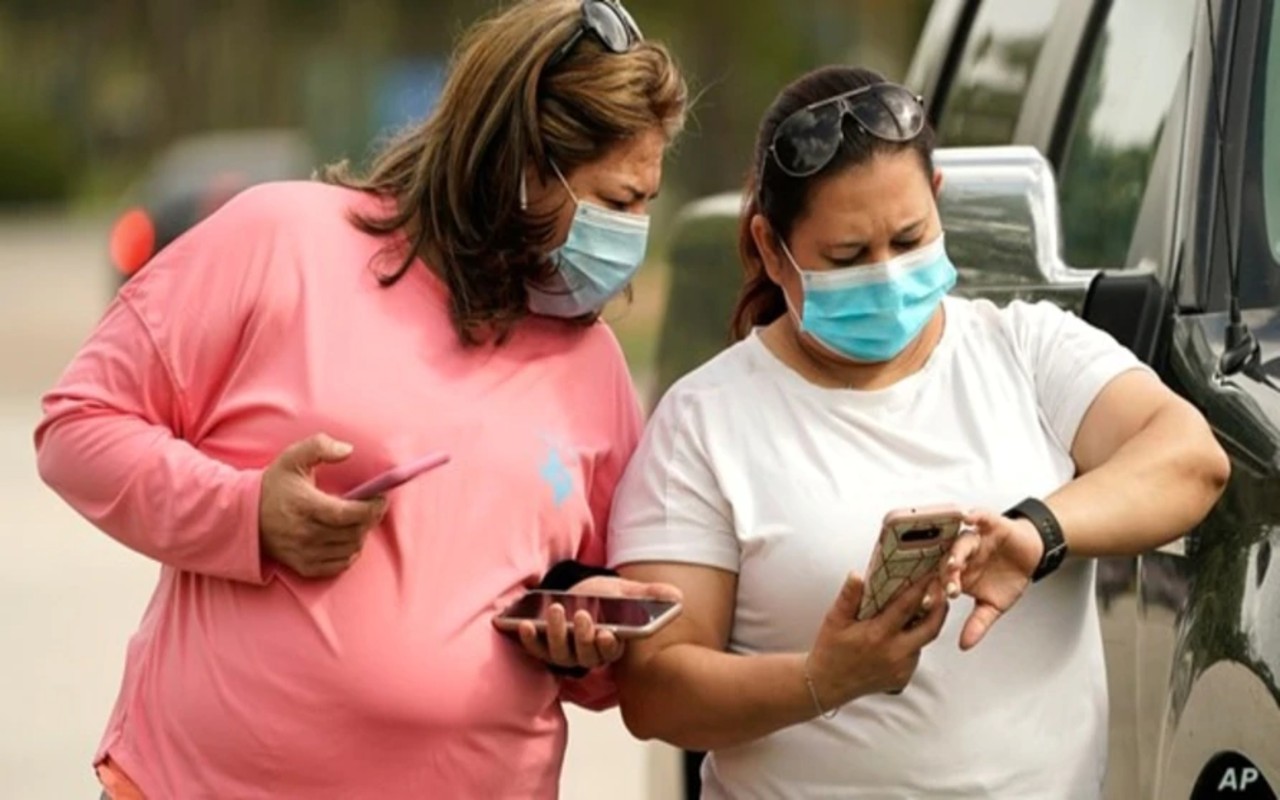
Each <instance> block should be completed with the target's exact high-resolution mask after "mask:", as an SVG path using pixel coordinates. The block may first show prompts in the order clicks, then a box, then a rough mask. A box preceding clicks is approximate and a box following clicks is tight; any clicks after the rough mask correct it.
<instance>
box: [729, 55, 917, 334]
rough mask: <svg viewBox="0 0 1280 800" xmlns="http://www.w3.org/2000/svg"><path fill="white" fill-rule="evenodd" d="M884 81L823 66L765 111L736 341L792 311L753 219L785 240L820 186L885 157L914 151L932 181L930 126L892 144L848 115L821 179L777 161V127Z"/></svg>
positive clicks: (744, 234) (750, 193)
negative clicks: (768, 268)
mask: <svg viewBox="0 0 1280 800" xmlns="http://www.w3.org/2000/svg"><path fill="white" fill-rule="evenodd" d="M885 82H886V81H885V78H884V76H882V75H881V74H880V73H878V72H875V71H874V70H870V69H863V68H861V67H835V66H833V67H823V68H821V69H818V70H815V71H813V72H810V73H809V74H807V75H805V76H803V77H801V78H800V79H798V80H796V81H795V82H794V83H792V84H791V85H790V86H788V87H787V88H785V89H783V90H782V92H781V93H780V94H779V95H778V97H777V98H776V99H775V100H774V101H773V105H771V106H770V107H769V110H768V111H767V112H765V115H764V120H763V121H762V122H761V123H760V132H759V134H758V136H757V139H756V149H755V158H754V161H753V162H752V167H751V174H750V176H749V177H748V179H747V188H746V192H745V195H746V197H745V200H744V202H743V206H742V216H741V219H740V220H739V224H738V255H739V257H740V258H741V259H742V266H743V269H744V270H745V272H746V277H745V280H744V282H743V286H742V293H741V295H740V296H739V297H738V305H737V308H735V309H734V312H733V327H732V332H733V338H734V339H742V338H744V337H746V336H747V335H749V334H750V333H751V329H752V328H754V327H756V326H758V325H767V324H769V323H770V322H773V321H774V320H776V319H778V318H779V317H781V316H782V315H783V314H785V313H787V301H786V298H785V297H784V296H783V294H782V287H780V286H778V285H777V284H776V283H774V282H773V280H772V279H771V278H770V277H769V274H768V273H767V272H766V271H765V268H764V260H763V258H762V257H761V255H760V251H759V248H757V247H756V242H755V239H754V237H752V235H751V220H752V219H753V218H754V217H755V216H756V215H757V214H760V215H762V216H763V217H764V218H765V219H766V220H768V221H769V225H770V226H771V227H772V228H773V231H774V234H775V235H777V236H779V237H781V238H782V239H783V240H784V241H786V240H787V239H789V238H790V236H791V231H792V228H794V227H795V224H796V221H797V220H799V219H800V218H801V217H802V216H803V215H804V214H805V212H806V211H807V210H808V206H809V198H810V197H811V196H812V195H813V190H814V188H815V187H816V186H818V185H819V183H820V182H822V181H825V180H828V179H830V178H832V177H834V176H836V175H839V174H841V173H842V172H844V171H845V170H848V169H850V168H851V167H856V166H858V165H861V164H865V163H867V162H869V161H871V160H872V159H873V158H875V157H876V156H878V155H882V154H886V153H898V152H902V151H904V150H911V151H914V152H915V153H916V154H917V155H918V156H919V157H920V164H921V166H922V167H923V168H924V173H925V175H926V176H927V177H929V178H932V176H933V146H934V140H935V137H934V133H933V129H932V128H931V127H930V126H929V125H928V123H926V124H925V126H924V129H923V130H921V131H920V133H919V134H918V135H917V136H916V137H915V138H914V139H912V140H911V141H908V142H890V141H886V140H884V139H880V138H877V137H875V136H871V135H869V134H867V133H864V132H863V131H861V130H860V129H859V128H858V124H857V123H856V122H854V121H853V120H852V119H851V118H850V117H848V116H846V117H845V118H844V122H843V124H844V137H843V139H842V141H841V143H840V149H839V150H838V151H837V152H836V155H835V156H834V157H832V159H831V162H830V163H829V164H827V165H826V166H825V167H823V168H822V170H821V171H820V172H818V173H817V174H816V175H811V176H809V177H806V178H794V177H792V176H790V175H788V174H787V173H785V172H783V171H782V170H781V169H780V168H779V167H778V165H777V164H776V163H775V162H774V160H773V156H772V155H771V153H770V150H769V146H770V145H771V144H772V143H773V137H774V133H775V132H776V131H777V130H778V126H779V125H781V124H782V123H783V122H784V121H785V120H786V119H787V117H789V116H791V115H792V114H794V113H795V112H797V111H799V110H800V109H802V108H804V107H805V106H808V105H812V104H813V103H817V102H820V101H822V100H826V99H827V98H829V97H835V96H836V95H838V94H844V93H845V92H851V91H853V90H854V89H859V88H861V87H863V86H870V85H872V84H876V83H885Z"/></svg>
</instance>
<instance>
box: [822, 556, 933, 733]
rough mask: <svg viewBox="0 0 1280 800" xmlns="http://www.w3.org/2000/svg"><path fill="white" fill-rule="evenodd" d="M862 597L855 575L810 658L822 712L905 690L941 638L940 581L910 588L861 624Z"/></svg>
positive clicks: (846, 584) (847, 582)
mask: <svg viewBox="0 0 1280 800" xmlns="http://www.w3.org/2000/svg"><path fill="white" fill-rule="evenodd" d="M862 592H863V583H862V578H860V577H859V576H858V575H856V574H853V573H851V574H850V575H849V577H848V578H846V579H845V582H844V586H842V587H841V589H840V596H839V597H837V598H836V600H835V602H834V603H833V604H832V605H831V608H830V610H828V611H827V615H826V617H825V618H824V619H823V621H822V628H821V629H820V630H819V631H818V637H817V639H816V640H815V641H814V644H813V649H812V650H811V651H810V653H809V665H808V669H809V678H810V680H812V681H813V689H814V691H815V692H817V695H818V701H819V703H820V704H821V706H822V708H823V709H824V710H832V709H835V708H839V707H840V706H843V705H844V704H846V703H848V702H850V701H852V700H854V699H856V698H858V697H862V696H864V695H869V694H880V693H885V692H898V691H901V690H903V689H905V688H906V686H907V684H908V683H910V681H911V676H912V675H913V674H915V671H916V665H917V664H918V663H919V661H920V651H921V650H922V649H924V646H925V645H927V644H929V643H930V642H932V641H933V640H934V639H936V638H938V634H939V633H940V632H941V631H942V624H943V623H944V622H945V621H946V619H947V608H948V603H947V600H946V597H945V596H944V594H943V591H942V586H941V583H940V581H939V580H938V579H937V578H936V577H932V576H931V577H929V578H927V579H923V580H920V581H917V582H916V583H915V584H913V585H911V586H908V587H907V588H906V589H905V590H903V591H902V592H900V593H899V594H898V596H897V597H896V598H894V599H893V601H892V602H890V603H889V605H887V606H885V607H884V609H882V610H881V611H880V613H879V614H877V615H876V616H874V617H871V618H870V619H866V620H863V621H861V622H859V621H858V619H857V615H858V606H859V605H860V604H861V603H862ZM926 598H927V599H926ZM922 614H923V616H922Z"/></svg>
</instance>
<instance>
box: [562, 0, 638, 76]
mask: <svg viewBox="0 0 1280 800" xmlns="http://www.w3.org/2000/svg"><path fill="white" fill-rule="evenodd" d="M588 33H589V34H591V35H593V36H595V37H596V39H598V40H599V41H600V44H602V45H604V48H605V49H606V50H608V51H609V52H610V53H626V52H628V51H629V50H631V48H633V47H635V46H636V45H637V44H639V43H640V42H642V41H644V36H643V35H642V34H641V33H640V26H638V25H636V21H635V20H634V19H632V18H631V15H630V14H628V13H627V10H626V9H625V8H623V7H622V3H620V2H618V0H583V2H582V23H581V24H580V25H579V26H578V29H577V30H576V31H574V32H573V35H572V36H570V37H569V40H568V41H567V42H565V43H564V44H562V45H560V49H559V50H556V52H555V53H554V54H553V55H552V56H551V58H550V59H549V60H548V61H547V69H550V68H552V67H554V66H556V65H557V64H559V63H560V62H561V61H564V60H565V59H566V58H568V57H569V54H570V53H572V52H573V48H574V47H576V46H577V45H578V42H580V41H581V40H582V37H583V36H585V35H587V34H588Z"/></svg>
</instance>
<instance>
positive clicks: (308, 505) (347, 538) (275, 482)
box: [258, 434, 387, 578]
mask: <svg viewBox="0 0 1280 800" xmlns="http://www.w3.org/2000/svg"><path fill="white" fill-rule="evenodd" d="M351 449H352V448H351V445H349V444H345V443H342V442H337V441H334V440H333V439H331V438H330V437H328V436H325V435H324V434H317V435H315V436H312V437H310V438H308V439H303V440H302V441H300V442H295V443H294V444H292V445H290V446H289V447H288V448H286V449H285V450H284V452H282V453H281V454H280V455H279V456H278V457H277V458H276V460H275V461H273V462H272V463H271V466H269V467H267V469H266V471H265V472H263V473H262V497H261V500H260V501H259V505H258V534H259V537H260V540H261V542H262V550H263V552H264V553H266V554H267V555H268V556H270V557H271V558H272V559H274V560H275V561H277V562H279V563H281V564H284V565H285V566H287V567H289V568H290V569H292V570H293V571H294V572H297V573H298V574H299V575H301V576H302V577H304V578H330V577H333V576H334V575H337V574H339V573H341V572H342V571H344V570H345V569H346V568H347V567H349V566H351V564H352V563H354V562H355V560H356V557H357V556H359V555H360V548H361V547H362V546H363V545H364V537H365V534H367V533H368V532H369V530H370V529H371V528H373V527H374V526H375V525H377V524H378V523H379V522H381V521H382V516H383V514H385V513H386V510H387V501H386V499H385V498H383V497H376V498H374V499H373V500H369V501H357V500H343V499H342V498H340V497H334V496H333V495H331V494H326V493H325V492H322V491H320V489H318V488H317V487H316V483H315V468H316V467H317V466H319V465H321V464H333V463H337V462H339V461H343V460H344V459H346V458H347V456H349V455H351Z"/></svg>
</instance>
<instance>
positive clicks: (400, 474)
mask: <svg viewBox="0 0 1280 800" xmlns="http://www.w3.org/2000/svg"><path fill="white" fill-rule="evenodd" d="M447 463H449V456H448V454H446V453H432V454H431V455H427V456H423V457H422V458H419V459H417V460H416V461H410V462H409V463H408V464H401V465H400V466H398V467H392V468H391V469H389V470H387V471H386V472H384V473H382V474H381V475H378V476H376V477H373V478H371V479H369V480H367V481H365V482H364V483H362V484H360V485H359V486H357V487H356V488H354V489H352V490H351V491H349V492H347V493H346V494H344V495H342V499H344V500H371V499H373V498H374V497H377V496H378V495H380V494H385V493H387V492H389V491H391V490H392V489H394V488H396V487H397V486H400V485H402V484H405V483H408V482H409V481H411V480H413V479H414V478H416V477H418V476H419V475H421V474H423V473H424V472H430V471H431V470H433V469H435V468H436V467H440V466H443V465H445V464H447Z"/></svg>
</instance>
